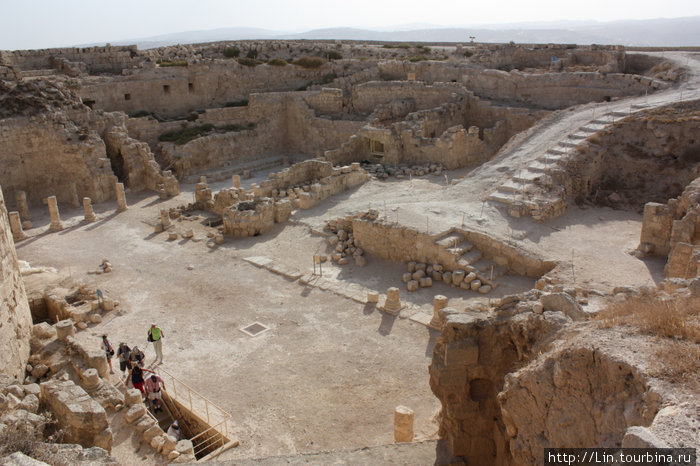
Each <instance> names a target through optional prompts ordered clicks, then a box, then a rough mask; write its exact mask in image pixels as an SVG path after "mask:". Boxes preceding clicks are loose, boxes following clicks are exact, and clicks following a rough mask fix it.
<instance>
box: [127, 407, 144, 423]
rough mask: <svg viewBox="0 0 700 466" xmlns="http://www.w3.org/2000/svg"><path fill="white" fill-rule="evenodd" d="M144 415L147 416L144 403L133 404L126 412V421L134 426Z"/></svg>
mask: <svg viewBox="0 0 700 466" xmlns="http://www.w3.org/2000/svg"><path fill="white" fill-rule="evenodd" d="M144 414H146V407H145V406H144V405H143V404H142V403H139V404H133V405H131V406H130V407H129V410H128V411H127V412H126V415H125V416H124V419H125V420H126V422H128V423H129V424H132V423H133V422H134V421H136V420H137V419H139V418H140V417H141V416H143V415H144Z"/></svg>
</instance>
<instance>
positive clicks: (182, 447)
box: [175, 439, 194, 455]
mask: <svg viewBox="0 0 700 466" xmlns="http://www.w3.org/2000/svg"><path fill="white" fill-rule="evenodd" d="M175 451H177V452H178V453H180V454H181V455H194V446H193V445H192V442H191V441H190V440H187V439H182V440H180V441H179V442H177V445H175Z"/></svg>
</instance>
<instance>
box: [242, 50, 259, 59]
mask: <svg viewBox="0 0 700 466" xmlns="http://www.w3.org/2000/svg"><path fill="white" fill-rule="evenodd" d="M245 57H246V58H252V59H256V58H258V49H249V50H248V53H246V54H245Z"/></svg>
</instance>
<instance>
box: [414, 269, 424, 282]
mask: <svg viewBox="0 0 700 466" xmlns="http://www.w3.org/2000/svg"><path fill="white" fill-rule="evenodd" d="M423 277H425V270H420V269H417V270H416V271H415V272H413V273H412V274H411V278H412V279H413V280H416V281H418V280H420V279H421V278H423Z"/></svg>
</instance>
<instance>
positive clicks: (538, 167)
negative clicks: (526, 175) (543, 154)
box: [527, 158, 554, 173]
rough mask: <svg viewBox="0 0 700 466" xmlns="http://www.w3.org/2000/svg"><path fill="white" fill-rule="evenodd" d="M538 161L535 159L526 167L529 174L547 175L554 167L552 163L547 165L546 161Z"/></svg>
mask: <svg viewBox="0 0 700 466" xmlns="http://www.w3.org/2000/svg"><path fill="white" fill-rule="evenodd" d="M541 160H542V158H540V159H536V160H535V161H534V162H532V163H531V164H530V166H528V167H527V169H528V170H530V171H531V172H539V173H549V171H550V170H551V169H552V168H553V167H554V164H553V163H547V161H545V160H542V161H541Z"/></svg>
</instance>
